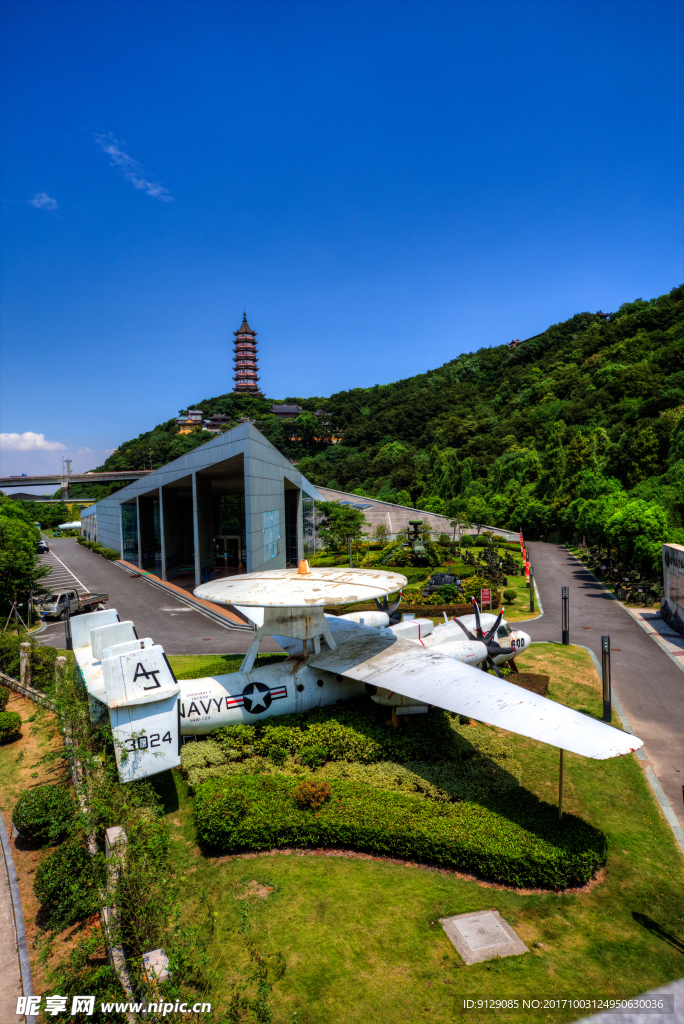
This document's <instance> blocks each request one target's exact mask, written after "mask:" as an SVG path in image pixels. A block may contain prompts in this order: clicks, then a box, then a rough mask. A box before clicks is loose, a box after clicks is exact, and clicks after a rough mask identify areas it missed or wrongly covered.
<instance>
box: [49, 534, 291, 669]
mask: <svg viewBox="0 0 684 1024" xmlns="http://www.w3.org/2000/svg"><path fill="white" fill-rule="evenodd" d="M49 543H50V551H51V553H54V554H55V555H57V557H58V558H60V559H61V561H62V562H63V563H64V564H65V565H66V566H67V568H68V569H70V570H71V572H73V573H74V574H75V576H76V577H77V578H78V579H79V580H80V581H82V583H83V586H84V587H86V588H87V589H88V590H90V591H102V592H103V593H106V594H109V602H108V604H107V607H108V608H116V609H117V611H118V613H119V618H120V619H121V620H122V621H123V620H126V619H131V620H132V621H133V622H134V623H135V628H136V630H137V632H138V636H140V637H143V636H151V637H152V639H153V640H154V641H155V643H158V644H161V645H162V647H163V648H164V650H165V651H166V653H167V654H244V653H245V652H246V651H247V648H248V647H249V644H250V641H251V639H252V635H251V633H248V632H246V631H238V630H233V629H228V628H226V627H225V626H220V625H219V624H218V622H214V620H213V619H210V618H207V616H205V615H202V614H201V613H200V612H196V611H194V610H192V609H190V608H188V607H187V605H185V604H182V603H181V602H180V601H178V600H176V598H174V597H172V596H170V595H167V594H165V593H164V592H163V591H161V590H157V588H156V587H153V586H152V585H151V584H150V583H146V582H145V580H144V578H143V577H139V576H129V575H128V573H127V572H124V570H123V569H121V568H120V567H119V566H118V565H114V564H113V563H112V562H108V561H107V559H106V558H103V557H102V556H101V555H97V554H95V553H94V552H92V551H89V550H88V548H84V547H82V546H81V545H80V544H77V543H76V541H75V540H74V539H73V538H67V537H63V538H60V539H57V540H50V542H49ZM36 639H37V640H39V641H40V642H41V643H43V644H47V645H48V646H51V647H64V623H63V622H56V623H51V624H50V625H49V626H48V628H47V629H46V630H45V632H43V633H39V634H38V636H37V638H36ZM261 650H262V651H264V652H267V651H279V650H280V647H278V645H277V644H276V643H275V641H274V640H264V641H263V643H262V645H261Z"/></svg>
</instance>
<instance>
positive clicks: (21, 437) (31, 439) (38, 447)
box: [0, 430, 64, 452]
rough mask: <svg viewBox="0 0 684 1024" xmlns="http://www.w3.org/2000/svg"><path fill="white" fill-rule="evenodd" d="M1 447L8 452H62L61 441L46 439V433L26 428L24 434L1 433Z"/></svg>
mask: <svg viewBox="0 0 684 1024" xmlns="http://www.w3.org/2000/svg"><path fill="white" fill-rule="evenodd" d="M0 448H4V450H5V451H7V452H60V451H64V445H63V444H62V442H61V441H46V440H45V434H35V433H34V432H33V431H32V430H26V431H24V433H23V434H0Z"/></svg>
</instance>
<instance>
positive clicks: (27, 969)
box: [0, 814, 38, 1024]
mask: <svg viewBox="0 0 684 1024" xmlns="http://www.w3.org/2000/svg"><path fill="white" fill-rule="evenodd" d="M0 843H1V844H2V852H3V854H4V856H5V866H6V868H7V878H8V879H9V887H10V897H11V899H12V909H13V911H14V930H15V932H16V937H17V953H18V955H19V971H20V973H21V987H22V988H23V990H24V995H25V996H32V995H33V994H34V993H33V980H32V978H31V963H30V961H29V955H28V945H27V942H26V925H25V924H24V911H23V909H22V906H21V896H20V894H19V883H18V882H17V872H16V869H15V867H14V858H13V856H12V847H11V846H10V841H9V837H8V835H7V828H6V827H5V822H4V820H3V817H2V814H0ZM37 1020H38V1018H37V1017H34V1016H33V1014H27V1015H26V1022H27V1024H36V1022H37Z"/></svg>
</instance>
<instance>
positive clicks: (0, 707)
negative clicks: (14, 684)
mask: <svg viewBox="0 0 684 1024" xmlns="http://www.w3.org/2000/svg"><path fill="white" fill-rule="evenodd" d="M9 695H10V692H9V689H8V687H6V686H0V711H4V710H5V708H6V707H7V701H8V700H9Z"/></svg>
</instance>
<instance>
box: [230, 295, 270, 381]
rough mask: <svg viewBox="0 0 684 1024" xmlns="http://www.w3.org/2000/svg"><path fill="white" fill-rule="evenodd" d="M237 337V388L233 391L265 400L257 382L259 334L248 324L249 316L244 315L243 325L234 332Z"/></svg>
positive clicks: (235, 357) (235, 377)
mask: <svg viewBox="0 0 684 1024" xmlns="http://www.w3.org/2000/svg"><path fill="white" fill-rule="evenodd" d="M233 334H234V335H235V355H234V357H233V362H234V363H235V376H234V377H233V380H234V381H235V387H234V388H233V391H234V392H236V393H237V394H238V395H241V394H246V395H256V396H257V397H259V398H263V394H262V392H261V390H260V389H259V385H258V384H257V381H258V380H259V378H258V376H257V347H256V341H255V338H256V335H257V332H256V331H253V330H252V328H251V327H250V326H249V324H248V323H247V314H246V313H245V314H243V318H242V325H241V326H240V327H239V328H238V330H237V331H233Z"/></svg>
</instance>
